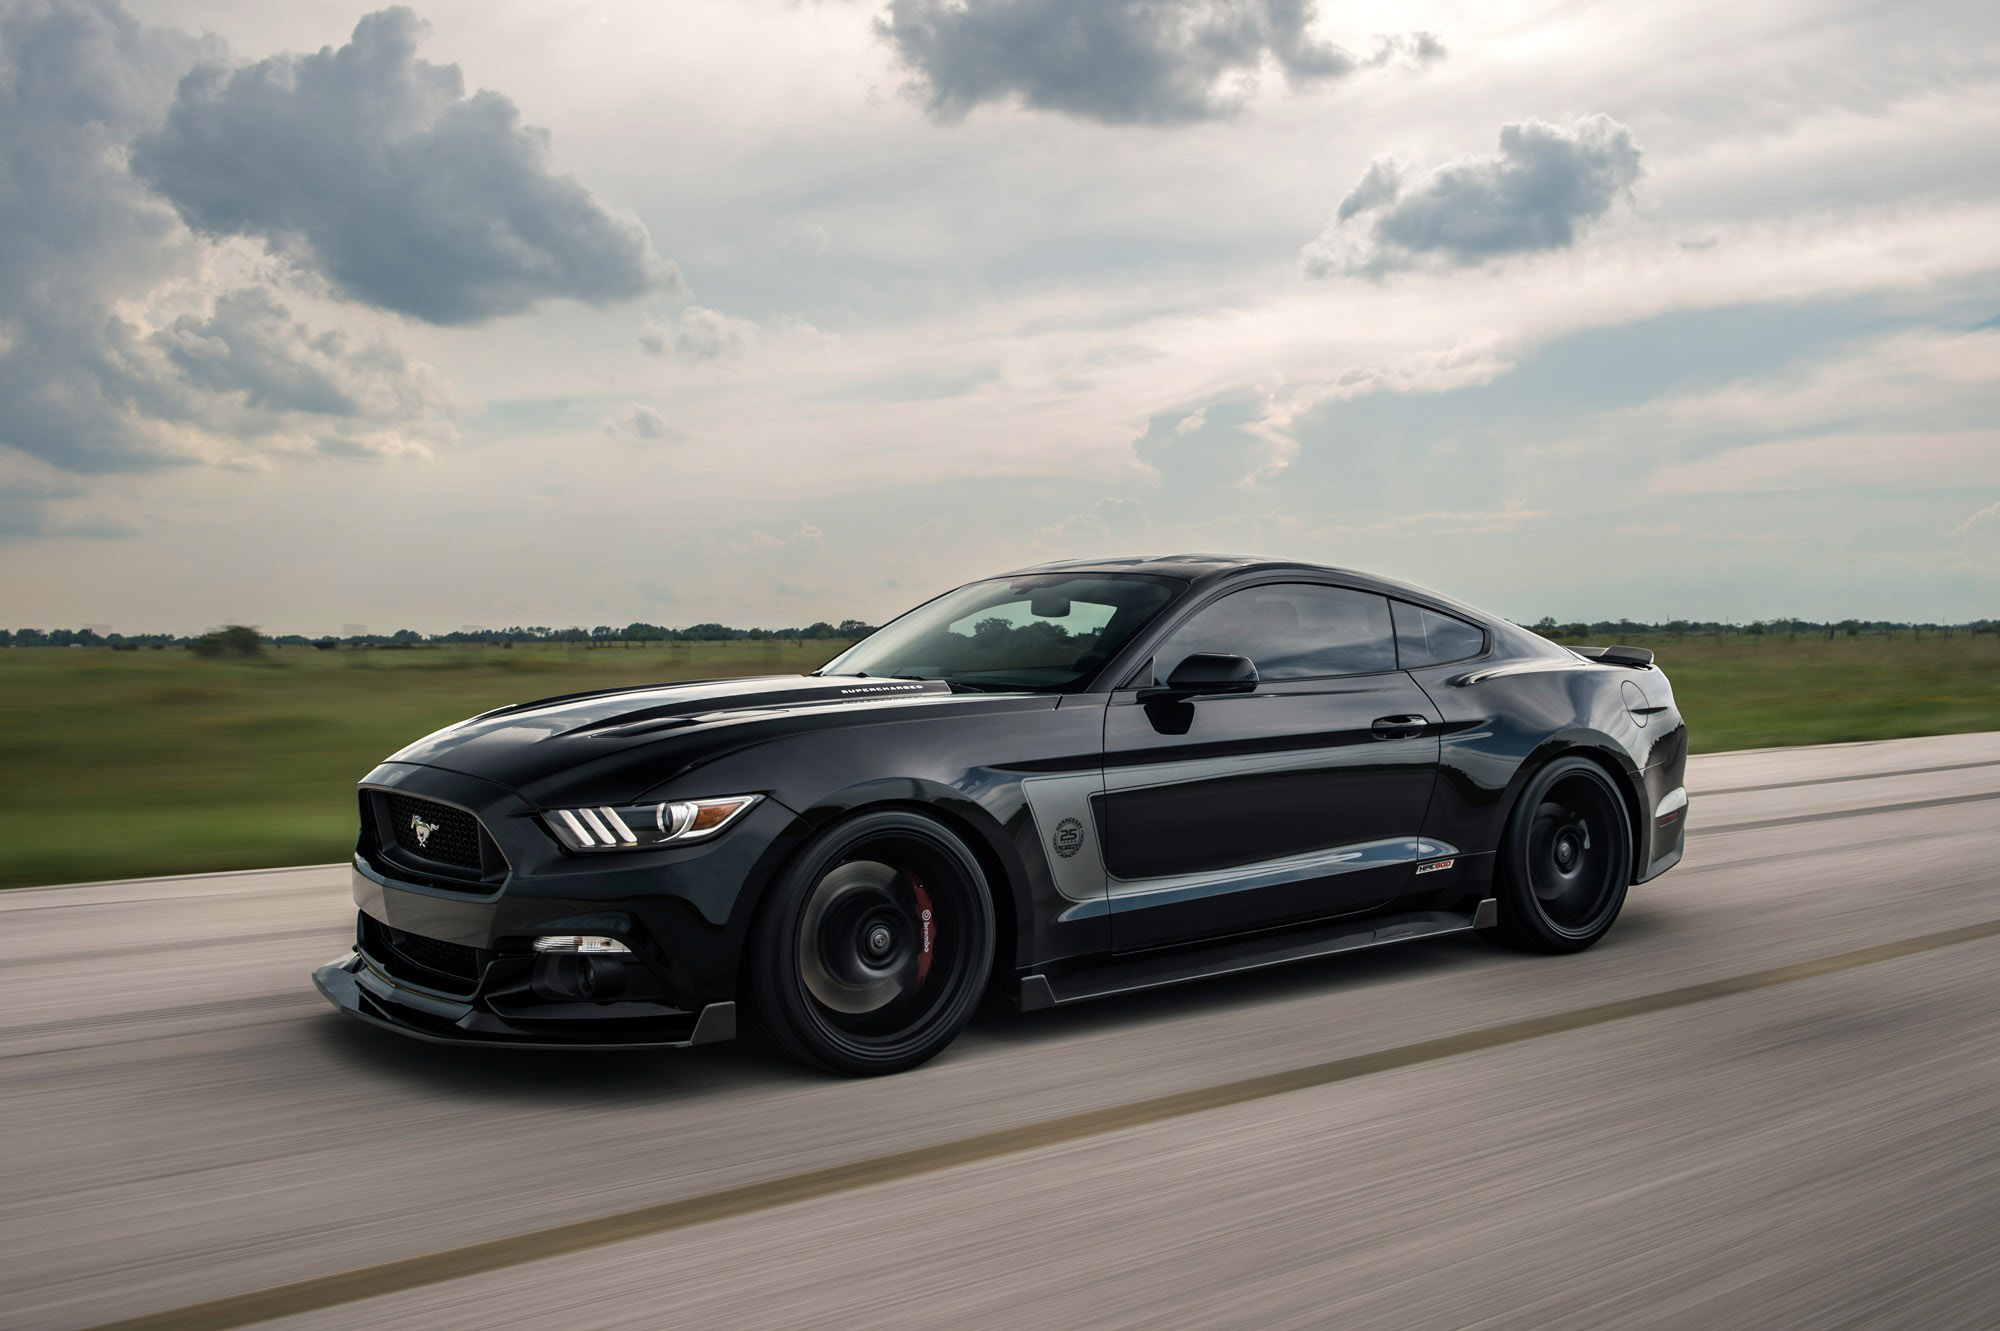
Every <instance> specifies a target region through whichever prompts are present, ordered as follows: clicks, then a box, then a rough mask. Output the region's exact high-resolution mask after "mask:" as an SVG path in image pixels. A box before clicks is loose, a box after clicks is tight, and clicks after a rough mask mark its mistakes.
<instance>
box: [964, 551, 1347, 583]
mask: <svg viewBox="0 0 2000 1331" xmlns="http://www.w3.org/2000/svg"><path fill="white" fill-rule="evenodd" d="M1256 568H1274V569H1277V568H1297V569H1310V570H1313V571H1315V572H1320V573H1336V572H1341V571H1343V570H1339V569H1335V568H1332V567H1330V566H1328V565H1325V564H1308V563H1305V562H1303V561H1301V560H1297V559H1271V558H1268V557H1266V556H1263V555H1217V554H1180V555H1120V556H1113V557H1111V558H1107V559H1058V560H1052V561H1051V562H1049V563H1046V564H1032V565H1030V566H1028V567H1027V568H1017V569H1015V570H1013V573H1009V574H1005V575H1003V576H1007V577H1012V576H1014V574H1021V573H1164V574H1167V575H1168V576H1170V577H1181V578H1200V577H1207V576H1210V575H1213V574H1218V573H1236V572H1241V571H1242V570H1244V569H1256Z"/></svg>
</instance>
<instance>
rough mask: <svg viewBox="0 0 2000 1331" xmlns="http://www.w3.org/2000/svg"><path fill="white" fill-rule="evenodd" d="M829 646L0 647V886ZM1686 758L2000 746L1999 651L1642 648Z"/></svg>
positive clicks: (251, 849) (231, 847) (222, 836)
mask: <svg viewBox="0 0 2000 1331" xmlns="http://www.w3.org/2000/svg"><path fill="white" fill-rule="evenodd" d="M840 645H841V644H838V643H775V642H774V643H747V642H742V643H671V644H652V645H650V646H646V647H637V646H635V647H632V648H629V649H627V648H617V647H610V648H597V649H586V648H581V647H517V648H514V649H512V650H501V649H498V648H452V647H431V648H419V649H415V650H409V651H372V652H353V651H341V652H324V653H323V652H315V651H313V650H312V649H310V648H303V647H301V648H287V649H283V650H278V651H273V652H270V653H269V654H268V655H266V656H265V657H264V658H263V659H261V660H256V661H243V662H228V661H205V660H201V659H199V658H197V657H194V656H193V655H191V654H190V653H188V652H185V651H165V652H137V653H132V652H112V651H109V650H104V649H98V648H70V649H65V648H33V649H25V650H12V651H0V845H4V846H5V847H6V852H5V854H4V855H0V886H4V887H18V886H21V885H23V884H32V883H58V882H76V881H83V880H89V879H97V878H120V877H129V876H136V875H141V874H157V873H186V872H195V871H200V870H209V869H247V868H261V867H266V866H270V865H279V864H310V863H323V862H326V861H330V860H338V859H341V858H344V857H345V855H346V854H347V849H348V846H349V845H350V844H351V842H352V839H353V819H354V801H353V793H352V788H353V784H354V781H355V779H356V778H357V777H359V776H360V775H361V774H362V773H364V772H366V771H367V770H368V769H369V768H370V767H372V766H374V765H375V763H377V762H378V761H380V760H381V759H382V758H383V757H384V756H385V755H387V754H389V753H391V752H393V751H394V750H396V749H398V748H400V747H401V746H402V745H404V744H405V743H407V742H409V741H410V740H412V739H415V738H416V737H418V736H419V735H423V734H425V733H427V732H429V731H431V730H435V729H437V728H438V727H439V726H442V725H445V724H448V723H449V722H452V721H455V720H458V719H459V718H461V717H465V716H469V715H471V714H472V713H474V712H479V711H483V710H485V709H486V708H489V707H497V706H499V705H500V704H502V703H508V702H518V701H522V700H525V699H529V698H537V697H544V696H547V695H549V694H554V693H570V692H575V691H577V690H580V689H590V688H601V687H609V686H615V685H620V684H637V683H645V682H648V681H654V680H666V679H694V678H700V677H704V676H712V675H748V674H771V673H787V672H795V671H800V670H809V669H812V668H813V667H814V666H817V665H819V664H820V663H821V662H822V661H824V660H826V659H828V658H829V657H831V656H832V655H833V654H834V652H835V651H836V650H838V648H839V647H840ZM1640 645H1642V646H1648V647H1651V648H1653V650H1654V651H1655V652H1657V653H1658V654H1659V658H1660V663H1661V664H1662V665H1663V666H1664V667H1665V668H1666V669H1667V670H1668V672H1669V673H1670V674H1671V675H1672V678H1673V681H1674V690H1675V694H1676V696H1677V698H1678V700H1679V702H1680V706H1681V710H1682V712H1683V713H1685V714H1686V716H1687V718H1688V724H1689V725H1690V727H1691V728H1692V729H1693V732H1694V748H1695V751H1696V752H1698V753H1712V752H1715V751H1717V750H1721V749H1740V748H1757V747H1762V746H1766V745H1778V744H1817V743H1825V742H1829V741H1835V740H1857V739H1890V738H1895V737H1898V736H1904V735H1932V734H1943V733H1948V732H1955V731H1967V730H2000V639H1995V638H1992V637H1981V638H1969V637H1965V636H1962V635H1961V636H1957V637H1953V638H1948V639H1945V638H1937V637H1929V636H1927V637H1925V638H1922V639H1919V640H1912V639H1910V638H1908V637H1901V638H1836V639H1834V640H1832V641H1830V642H1828V641H1823V640H1820V639H1817V638H1799V639H1796V640H1793V639H1787V638H1784V637H1763V638H1752V637H1732V638H1699V637H1697V638H1687V639H1671V638H1661V639H1653V640H1646V641H1642V642H1641V644H1640Z"/></svg>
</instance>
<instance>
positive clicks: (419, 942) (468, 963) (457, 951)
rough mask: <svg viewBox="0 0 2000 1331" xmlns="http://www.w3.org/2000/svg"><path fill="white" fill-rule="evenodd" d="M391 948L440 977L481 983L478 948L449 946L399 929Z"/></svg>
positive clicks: (440, 940)
mask: <svg viewBox="0 0 2000 1331" xmlns="http://www.w3.org/2000/svg"><path fill="white" fill-rule="evenodd" d="M390 945H391V946H392V947H394V948H395V949H396V950H397V951H398V952H400V953H402V954H403V955H404V956H406V957H408V958H410V960H412V961H414V962H416V963H417V964H418V965H420V966H427V967H429V968H430V969H431V970H434V971H436V972H438V973H439V974H441V975H450V976H453V977H455V978H457V979H460V980H470V981H477V980H478V979H479V950H478V949H477V948H471V947H466V946H464V945H463V944H460V943H447V942H445V941H444V940H443V939H442V938H426V937H424V936H423V935H422V934H406V933H404V932H403V931H402V930H400V929H399V930H397V931H396V935H395V939H394V941H393V942H392V943H391V944H390Z"/></svg>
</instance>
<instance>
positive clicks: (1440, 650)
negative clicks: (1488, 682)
mask: <svg viewBox="0 0 2000 1331" xmlns="http://www.w3.org/2000/svg"><path fill="white" fill-rule="evenodd" d="M1390 608H1391V609H1392V610H1393V611H1394V612H1395V616H1396V656H1397V660H1398V663H1399V664H1400V665H1401V666H1402V667H1403V669H1405V670H1414V669H1416V668H1417V667H1419V666H1433V665H1446V664H1449V663H1450V662H1452V661H1465V660H1469V659H1471V658H1472V657H1475V656H1477V655H1479V654H1480V653H1481V652H1483V651H1485V650H1486V630H1485V629H1482V628H1480V627H1479V626H1478V625H1477V624H1468V623H1466V622H1465V621H1464V620H1462V619H1458V618H1455V617H1453V616H1451V615H1445V614H1439V613H1438V612H1437V611H1435V610H1426V609H1424V608H1423V607H1422V606H1417V605H1411V604H1409V603H1408V602H1407V601H1392V602H1390Z"/></svg>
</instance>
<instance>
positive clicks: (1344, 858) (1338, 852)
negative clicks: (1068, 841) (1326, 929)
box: [1110, 836, 1457, 912]
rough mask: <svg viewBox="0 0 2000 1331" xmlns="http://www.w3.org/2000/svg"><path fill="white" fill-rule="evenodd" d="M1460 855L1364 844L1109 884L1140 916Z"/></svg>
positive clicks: (1396, 843) (1403, 842) (1434, 846)
mask: <svg viewBox="0 0 2000 1331" xmlns="http://www.w3.org/2000/svg"><path fill="white" fill-rule="evenodd" d="M1456 853H1457V852H1456V850H1455V849H1454V848H1453V847H1451V846H1448V845H1446V844H1445V843H1444V842H1442V841H1433V840H1431V839H1430V838H1428V837H1414V836H1410V837H1390V838H1388V839H1386V840H1383V841H1364V842H1361V843H1359V844H1357V845H1352V846H1335V847H1333V848H1331V849H1329V850H1315V851H1311V852H1308V853H1307V854H1304V855H1290V856H1287V857H1285V858H1283V859H1277V860H1264V861H1261V862H1259V863H1255V864H1232V865H1230V866H1229V867H1228V868H1225V869H1210V870H1207V871H1206V872H1203V873H1187V874H1176V875H1174V876H1173V877H1171V878H1141V879H1126V878H1113V879H1111V880H1110V891H1111V909H1112V910H1113V911H1114V912H1115V911H1121V910H1136V909H1139V908H1142V907H1147V906H1161V905H1169V904H1171V903H1173V902H1176V901H1196V900H1199V899H1201V898H1203V897H1213V896H1221V895H1224V894H1225V893H1229V892H1254V891H1257V890H1258V889H1260V888H1266V887H1282V886H1283V885H1285V884H1286V883H1301V882H1305V881H1307V880H1309V879H1313V878H1330V877H1333V876H1335V875H1337V874H1344V873H1355V872H1358V871H1359V870H1362V869H1381V868H1386V867H1388V866H1391V865H1396V864H1413V863H1415V862H1417V861H1418V860H1430V859H1436V858H1437V857H1438V856H1440V855H1453V854H1456Z"/></svg>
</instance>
